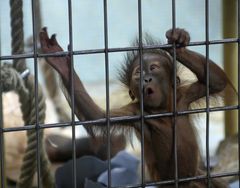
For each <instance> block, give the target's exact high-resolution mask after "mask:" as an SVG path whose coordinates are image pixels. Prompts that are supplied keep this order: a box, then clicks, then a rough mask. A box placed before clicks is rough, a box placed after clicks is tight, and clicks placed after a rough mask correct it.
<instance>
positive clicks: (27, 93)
mask: <svg viewBox="0 0 240 188" xmlns="http://www.w3.org/2000/svg"><path fill="white" fill-rule="evenodd" d="M1 74H2V78H1V82H2V83H3V84H2V85H3V91H5V92H6V91H10V90H16V91H17V92H18V94H19V101H20V103H21V110H22V112H23V120H24V122H25V125H34V124H35V123H36V119H35V113H36V112H35V110H36V109H35V95H34V77H33V76H29V77H28V78H27V80H26V86H25V85H24V82H23V79H22V78H21V76H20V75H19V74H18V73H17V72H16V70H14V69H13V68H12V67H11V66H10V65H8V64H4V65H3V66H2V68H1ZM38 92H39V93H38V96H39V98H38V106H39V123H44V119H45V109H46V106H45V98H44V95H43V92H42V90H41V88H40V87H39V89H38ZM27 136H28V140H27V149H26V151H25V154H24V158H23V164H22V167H21V174H20V178H19V182H18V185H17V187H18V188H31V187H32V182H33V177H34V174H35V172H36V159H37V156H36V148H37V138H36V136H37V135H36V131H35V130H28V131H27ZM39 136H40V140H39V141H40V143H39V145H40V151H39V153H40V160H41V161H40V162H41V175H42V176H41V180H42V183H43V185H44V187H46V188H53V187H54V182H53V177H52V175H51V173H50V172H51V171H50V168H49V166H50V165H49V161H48V158H47V156H46V153H45V150H44V148H43V147H44V146H43V145H44V144H43V139H42V138H43V130H42V129H41V130H39Z"/></svg>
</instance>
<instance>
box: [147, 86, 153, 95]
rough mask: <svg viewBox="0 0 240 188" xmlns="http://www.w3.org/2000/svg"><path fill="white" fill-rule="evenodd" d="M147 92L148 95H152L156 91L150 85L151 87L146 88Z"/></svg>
mask: <svg viewBox="0 0 240 188" xmlns="http://www.w3.org/2000/svg"><path fill="white" fill-rule="evenodd" d="M145 93H146V95H147V96H150V95H152V94H153V93H154V91H153V89H152V88H150V87H149V88H146V91H145Z"/></svg>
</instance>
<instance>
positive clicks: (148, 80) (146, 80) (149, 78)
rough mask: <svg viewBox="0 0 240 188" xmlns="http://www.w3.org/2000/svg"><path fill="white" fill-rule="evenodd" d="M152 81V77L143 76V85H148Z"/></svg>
mask: <svg viewBox="0 0 240 188" xmlns="http://www.w3.org/2000/svg"><path fill="white" fill-rule="evenodd" d="M151 81H152V77H151V76H145V77H144V82H145V83H149V82H151Z"/></svg>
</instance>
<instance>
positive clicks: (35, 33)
mask: <svg viewBox="0 0 240 188" xmlns="http://www.w3.org/2000/svg"><path fill="white" fill-rule="evenodd" d="M35 8H36V5H35V0H32V32H33V59H34V75H35V76H34V94H35V101H34V103H35V113H36V114H35V118H36V122H35V126H36V137H37V153H36V156H37V157H36V159H37V186H38V187H40V188H41V187H42V186H41V182H40V179H41V168H40V167H41V164H40V156H41V155H40V152H41V151H40V133H39V130H40V128H39V111H38V64H37V31H36V12H35Z"/></svg>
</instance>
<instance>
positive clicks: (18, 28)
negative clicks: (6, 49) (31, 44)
mask: <svg viewBox="0 0 240 188" xmlns="http://www.w3.org/2000/svg"><path fill="white" fill-rule="evenodd" d="M22 5H23V1H22V0H10V9H11V37H12V54H23V52H24V35H23V11H22ZM13 67H14V68H15V69H16V70H17V71H18V72H20V73H22V72H23V71H24V70H26V69H27V66H26V62H25V59H14V60H13Z"/></svg>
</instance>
